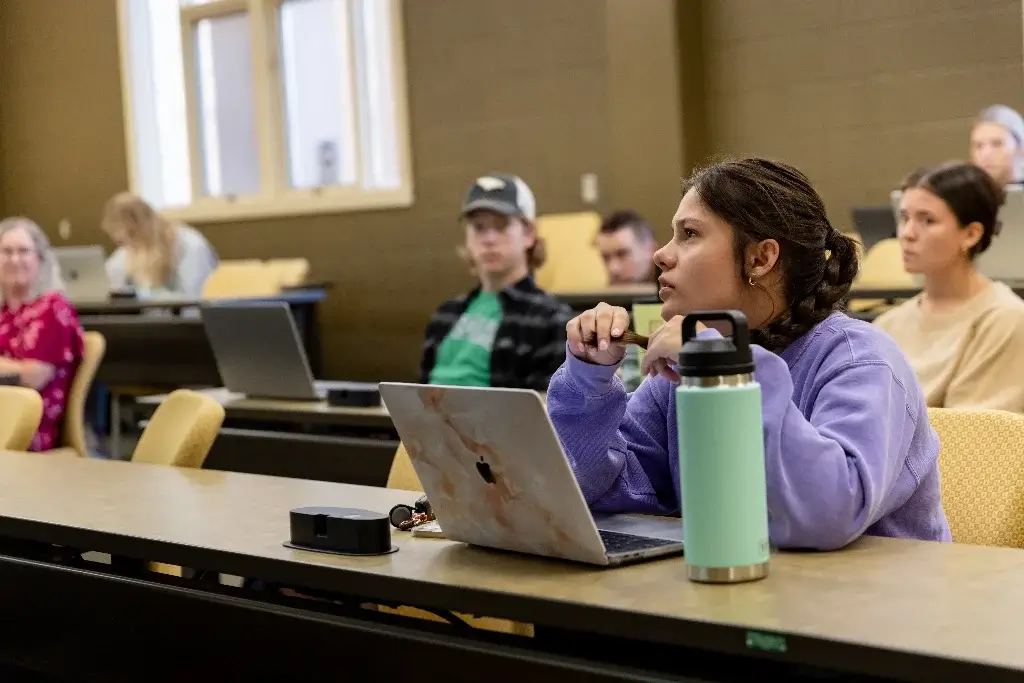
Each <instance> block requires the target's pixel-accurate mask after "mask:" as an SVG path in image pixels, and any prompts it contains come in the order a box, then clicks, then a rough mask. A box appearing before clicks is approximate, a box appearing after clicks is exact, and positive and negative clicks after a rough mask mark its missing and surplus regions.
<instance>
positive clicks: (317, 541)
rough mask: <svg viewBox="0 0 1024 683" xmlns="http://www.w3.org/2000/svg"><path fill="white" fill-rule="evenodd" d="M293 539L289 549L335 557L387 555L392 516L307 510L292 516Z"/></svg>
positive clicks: (393, 549) (344, 510)
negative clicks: (389, 518)
mask: <svg viewBox="0 0 1024 683" xmlns="http://www.w3.org/2000/svg"><path fill="white" fill-rule="evenodd" d="M288 514H289V517H290V519H291V540H289V541H286V542H285V544H284V545H285V547H288V548H294V549H296V550H309V551H312V552H320V553H331V554H334V555H387V554H389V553H394V552H398V546H395V545H391V527H390V526H389V524H388V516H387V515H383V514H381V513H379V512H373V511H371V510H360V509H358V508H335V507H306V508H296V509H294V510H292V511H291V512H289V513H288Z"/></svg>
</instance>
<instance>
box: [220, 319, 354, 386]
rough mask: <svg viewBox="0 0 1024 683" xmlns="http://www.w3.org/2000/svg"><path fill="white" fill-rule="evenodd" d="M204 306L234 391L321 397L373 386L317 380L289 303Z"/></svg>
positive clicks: (226, 379) (223, 371)
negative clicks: (336, 390)
mask: <svg viewBox="0 0 1024 683" xmlns="http://www.w3.org/2000/svg"><path fill="white" fill-rule="evenodd" d="M200 310H201V313H202V317H203V327H205V328H206V336H207V338H208V339H209V340H210V348H211V349H212V350H213V357H214V359H215V360H216V361H217V369H218V370H219V371H220V376H221V379H222V380H224V387H225V388H226V389H228V390H229V391H232V392H235V393H239V394H245V395H246V396H248V397H250V398H272V399H290V400H296V401H320V400H323V399H324V398H326V396H327V392H328V391H329V390H331V389H351V388H366V387H367V386H368V385H366V384H360V383H357V382H323V381H315V380H314V379H313V372H312V371H311V370H310V367H309V360H308V359H307V358H306V352H305V349H304V348H303V346H302V342H301V341H300V339H299V332H298V330H297V329H296V327H295V320H294V318H292V314H291V311H290V310H289V308H288V304H286V303H283V302H276V301H266V302H264V301H258V302H246V303H237V302H232V303H223V304H216V303H208V304H202V305H201V306H200Z"/></svg>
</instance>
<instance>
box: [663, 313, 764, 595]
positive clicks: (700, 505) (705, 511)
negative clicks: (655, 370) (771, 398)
mask: <svg viewBox="0 0 1024 683" xmlns="http://www.w3.org/2000/svg"><path fill="white" fill-rule="evenodd" d="M698 322H702V323H712V322H719V323H721V322H726V323H728V324H729V326H730V327H731V328H732V335H731V336H728V337H719V338H712V339H697V338H696V335H697V323H698ZM679 374H680V376H681V378H682V381H681V382H680V384H679V388H678V389H676V416H677V418H678V429H679V479H680V483H681V488H682V491H681V499H682V513H683V534H684V542H685V543H686V564H687V575H688V577H689V578H690V580H692V581H703V582H708V583H738V582H741V581H754V580H756V579H761V578H764V577H765V576H767V574H768V559H769V554H770V548H769V542H768V494H767V488H766V483H765V472H764V436H763V434H762V422H761V385H759V384H758V383H757V382H755V381H754V357H753V354H752V353H751V351H750V329H749V327H748V326H747V318H746V316H744V315H743V313H741V312H740V311H703V312H698V313H692V314H690V315H687V316H686V317H685V318H683V349H682V351H681V352H680V353H679Z"/></svg>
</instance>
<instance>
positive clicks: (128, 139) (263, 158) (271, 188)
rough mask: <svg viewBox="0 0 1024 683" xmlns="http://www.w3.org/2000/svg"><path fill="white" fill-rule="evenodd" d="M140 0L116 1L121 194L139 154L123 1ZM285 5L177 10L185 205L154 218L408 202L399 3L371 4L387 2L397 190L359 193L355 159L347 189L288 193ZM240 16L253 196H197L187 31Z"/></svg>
mask: <svg viewBox="0 0 1024 683" xmlns="http://www.w3.org/2000/svg"><path fill="white" fill-rule="evenodd" d="M139 1H143V2H145V1H147V0H118V2H117V21H118V45H119V49H120V70H121V87H122V105H123V117H124V133H125V151H126V157H127V163H128V184H129V189H130V190H131V191H132V192H134V193H137V194H138V193H140V191H141V186H142V182H141V178H140V175H141V173H140V168H139V162H140V158H139V156H140V155H139V152H138V149H137V144H136V140H137V136H136V119H135V105H134V101H133V100H134V98H133V95H134V92H133V86H132V77H133V69H134V64H133V55H132V49H131V43H132V35H131V26H130V18H129V7H128V3H130V2H139ZM286 1H287V0H210V1H208V2H206V3H202V4H197V5H187V6H183V7H179V16H180V19H181V20H180V30H181V41H182V56H183V65H184V72H185V73H184V80H185V102H186V110H187V124H188V140H189V170H190V174H191V185H192V201H191V203H190V204H189V205H188V206H181V207H169V208H164V209H160V212H161V213H162V214H163V215H164V216H166V217H167V218H169V219H171V220H178V221H184V222H192V223H204V222H231V221H239V220H247V219H259V218H272V217H281V216H300V215H305V214H312V213H344V212H349V211H366V210H373V209H401V208H406V207H408V206H410V205H411V204H412V203H413V200H414V192H413V178H412V153H411V140H410V137H411V136H410V129H409V110H408V83H407V76H406V59H405V40H404V30H403V17H402V0H372V1H373V2H381V1H384V2H388V3H389V5H390V6H389V8H388V9H389V18H390V35H391V40H390V41H389V46H390V63H391V66H392V69H391V71H392V73H391V80H392V87H393V92H394V108H395V112H394V117H395V132H396V139H395V143H396V150H395V151H396V153H397V166H398V181H399V183H398V187H397V188H394V189H366V188H364V187H362V185H361V183H362V178H363V165H362V159H361V158H357V160H356V183H355V184H353V185H348V186H342V185H338V186H328V187H314V188H293V187H290V177H289V176H290V174H289V163H288V144H287V138H288V132H287V131H286V130H285V126H284V124H285V118H286V111H285V101H284V69H283V66H282V61H281V59H282V56H281V55H282V50H281V37H280V9H281V7H282V6H283V5H284V4H285V2H286ZM239 12H246V13H248V14H249V18H250V21H249V23H250V30H251V35H250V41H251V48H252V65H253V93H254V102H253V107H254V110H255V120H256V130H257V140H258V154H259V163H260V169H259V170H260V190H259V192H258V193H256V194H249V195H237V196H222V197H210V196H204V189H203V188H204V185H205V181H204V171H203V165H204V162H203V154H202V140H201V135H202V133H201V127H200V114H199V111H198V107H197V105H198V103H199V97H198V88H199V78H198V75H197V72H196V50H195V26H196V23H197V22H198V21H200V20H202V19H210V18H216V17H219V16H225V15H230V14H237V13H239ZM349 42H350V44H349V46H348V49H349V55H350V69H351V70H352V71H351V73H350V78H351V80H352V82H353V83H355V82H356V81H357V79H358V78H359V74H358V73H357V72H356V60H355V59H354V54H353V53H354V51H355V47H354V41H349ZM361 106H362V103H361V102H360V99H359V98H358V95H357V96H356V100H355V102H354V107H353V116H354V120H353V124H352V125H353V126H354V130H355V139H356V149H357V150H359V151H358V154H359V155H360V157H361V155H362V150H363V148H364V145H363V138H362V136H361V134H360V126H361V122H360V120H359V108H360V107H361Z"/></svg>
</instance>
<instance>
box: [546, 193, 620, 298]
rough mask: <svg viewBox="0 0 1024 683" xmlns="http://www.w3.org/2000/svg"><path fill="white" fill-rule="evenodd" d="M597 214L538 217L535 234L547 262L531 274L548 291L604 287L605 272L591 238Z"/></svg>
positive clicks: (598, 223)
mask: <svg viewBox="0 0 1024 683" xmlns="http://www.w3.org/2000/svg"><path fill="white" fill-rule="evenodd" d="M600 229H601V217H600V216H599V215H597V214H596V213H594V212H592V211H588V212H582V213H562V214H550V215H547V216H539V217H538V218H537V234H538V235H539V236H540V237H541V238H542V239H543V240H544V247H545V250H546V252H547V262H546V263H545V264H544V265H542V266H541V267H540V268H538V269H537V271H536V272H535V273H534V279H535V280H536V281H537V286H538V287H540V288H541V289H544V290H546V291H548V292H557V293H565V292H599V291H603V290H605V289H607V288H608V273H607V271H606V270H605V267H604V261H602V260H601V253H600V252H599V251H598V250H597V245H596V243H595V240H596V238H597V233H598V231H599V230H600Z"/></svg>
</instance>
